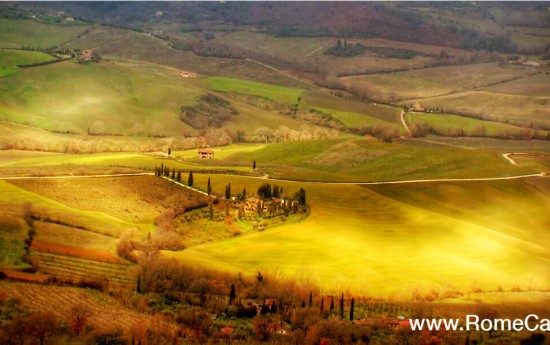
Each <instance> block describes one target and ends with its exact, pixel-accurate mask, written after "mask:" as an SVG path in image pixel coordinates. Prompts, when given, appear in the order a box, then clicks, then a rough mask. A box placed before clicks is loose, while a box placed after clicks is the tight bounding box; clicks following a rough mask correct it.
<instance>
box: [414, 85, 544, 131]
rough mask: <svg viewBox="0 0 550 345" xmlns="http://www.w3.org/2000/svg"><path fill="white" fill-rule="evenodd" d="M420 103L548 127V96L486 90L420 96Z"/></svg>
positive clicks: (457, 111) (500, 120)
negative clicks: (421, 97) (427, 96)
mask: <svg viewBox="0 0 550 345" xmlns="http://www.w3.org/2000/svg"><path fill="white" fill-rule="evenodd" d="M420 102H421V103H422V105H423V106H425V107H429V108H435V107H439V108H443V109H444V110H445V112H449V113H455V114H461V115H469V116H473V117H478V118H482V119H484V120H490V121H499V122H504V123H510V124H513V125H515V126H524V127H527V128H537V127H539V128H542V129H547V128H550V121H549V120H548V114H549V111H548V104H550V103H549V102H550V100H549V98H548V97H537V96H519V95H511V94H502V93H497V92H488V91H467V92H463V93H458V94H453V95H447V96H439V97H430V98H423V99H421V100H420Z"/></svg>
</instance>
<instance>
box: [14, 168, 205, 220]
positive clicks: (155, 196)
mask: <svg viewBox="0 0 550 345" xmlns="http://www.w3.org/2000/svg"><path fill="white" fill-rule="evenodd" d="M10 183H12V184H14V185H15V186H17V187H20V188H23V189H25V190H28V191H31V192H33V193H36V194H40V195H43V196H45V197H48V198H50V199H52V200H56V201H58V202H60V203H63V204H64V205H67V206H69V207H73V208H77V209H81V210H89V211H92V210H93V211H99V212H103V213H105V214H109V215H111V216H113V217H116V218H118V219H122V220H125V221H129V222H134V223H147V224H152V223H153V221H154V220H155V219H156V218H157V217H158V216H159V215H160V214H162V213H163V212H165V211H167V210H173V209H181V210H183V209H193V208H196V207H199V206H205V205H206V204H207V203H208V199H207V198H204V197H203V196H202V195H200V194H198V193H193V192H191V191H190V190H188V189H182V188H180V187H177V186H176V185H174V184H172V183H170V182H168V181H165V180H164V179H160V178H157V177H155V176H131V177H106V178H99V179H96V178H79V179H49V180H44V181H42V180H34V179H30V180H13V181H11V182H10Z"/></svg>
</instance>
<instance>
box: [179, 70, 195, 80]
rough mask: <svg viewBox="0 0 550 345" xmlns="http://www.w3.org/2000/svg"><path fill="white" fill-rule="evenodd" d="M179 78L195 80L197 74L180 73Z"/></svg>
mask: <svg viewBox="0 0 550 345" xmlns="http://www.w3.org/2000/svg"><path fill="white" fill-rule="evenodd" d="M180 76H181V77H182V78H196V77H197V73H193V72H186V71H181V73H180Z"/></svg>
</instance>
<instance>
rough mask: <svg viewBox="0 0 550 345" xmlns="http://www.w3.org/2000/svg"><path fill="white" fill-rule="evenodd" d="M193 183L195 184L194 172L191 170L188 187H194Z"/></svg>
mask: <svg viewBox="0 0 550 345" xmlns="http://www.w3.org/2000/svg"><path fill="white" fill-rule="evenodd" d="M193 183H194V181H193V171H192V170H191V171H190V172H189V177H188V178H187V185H188V186H189V187H191V186H193Z"/></svg>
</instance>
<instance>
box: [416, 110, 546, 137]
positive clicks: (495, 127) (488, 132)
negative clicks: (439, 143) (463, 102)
mask: <svg viewBox="0 0 550 345" xmlns="http://www.w3.org/2000/svg"><path fill="white" fill-rule="evenodd" d="M405 119H406V121H407V122H408V124H410V125H422V124H427V125H429V126H430V127H432V128H433V129H434V130H435V131H436V133H437V134H438V135H442V136H478V137H485V136H488V137H515V138H521V137H523V136H524V135H525V132H526V130H525V129H524V128H520V127H515V126H510V125H506V124H503V123H499V122H492V121H482V120H478V119H473V118H469V117H463V116H456V115H448V114H429V113H427V114H425V113H409V114H408V115H406V116H405ZM539 132H540V135H543V136H546V133H547V132H546V131H539Z"/></svg>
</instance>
